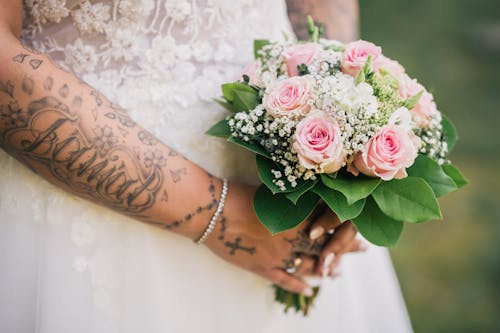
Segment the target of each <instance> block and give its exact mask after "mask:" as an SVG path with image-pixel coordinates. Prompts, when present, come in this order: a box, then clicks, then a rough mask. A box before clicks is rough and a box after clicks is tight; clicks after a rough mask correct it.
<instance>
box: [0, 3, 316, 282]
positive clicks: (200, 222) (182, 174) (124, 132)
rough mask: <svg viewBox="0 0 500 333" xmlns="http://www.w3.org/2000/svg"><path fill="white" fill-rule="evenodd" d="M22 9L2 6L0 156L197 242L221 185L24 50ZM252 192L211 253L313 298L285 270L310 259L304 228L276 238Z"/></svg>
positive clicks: (237, 190)
mask: <svg viewBox="0 0 500 333" xmlns="http://www.w3.org/2000/svg"><path fill="white" fill-rule="evenodd" d="M21 3H22V1H20V0H18V1H12V0H0V9H1V10H0V45H1V47H0V64H1V66H0V148H2V149H4V150H5V151H6V152H7V153H9V154H10V155H12V156H13V157H15V158H16V159H17V160H19V161H20V162H21V163H22V164H24V165H26V166H27V167H29V168H30V169H31V170H32V171H33V172H35V173H37V174H38V175H40V176H41V177H43V178H45V179H47V180H48V181H50V182H51V183H53V184H55V185H56V186H58V187H60V188H62V189H64V190H66V191H68V192H69V193H72V194H74V195H77V196H80V197H82V198H85V199H88V200H90V201H92V202H94V203H97V204H99V205H102V206H105V207H107V208H109V209H112V210H114V211H116V212H119V213H121V214H124V215H127V216H129V217H132V218H135V219H137V220H140V221H143V222H146V223H150V224H153V225H156V226H158V227H161V228H165V229H168V230H172V231H174V232H177V233H179V234H182V235H184V236H187V237H189V238H191V239H196V238H198V237H199V236H200V235H201V234H202V232H203V229H204V228H205V227H206V226H207V224H208V221H209V220H210V218H211V217H212V215H213V214H214V211H215V209H216V206H217V204H218V199H219V197H220V193H221V181H220V180H219V179H216V178H214V177H212V176H210V175H208V174H207V173H206V172H205V171H204V170H202V169H201V168H199V167H198V166H196V165H195V164H193V163H191V162H190V161H188V160H186V159H185V158H183V157H182V156H180V155H179V154H177V153H176V152H174V151H173V150H171V149H170V148H169V147H167V146H166V145H164V144H162V143H161V142H159V141H158V140H157V139H156V138H155V137H154V136H153V135H151V134H150V133H148V132H147V131H146V130H145V129H143V128H142V127H141V126H140V125H138V124H136V123H135V122H134V121H133V120H132V119H131V118H130V117H129V116H128V115H127V114H126V113H125V112H124V111H123V110H121V109H120V108H119V107H117V106H116V105H113V104H112V103H110V102H109V101H108V100H107V99H106V98H105V97H104V96H102V95H101V94H100V93H99V92H98V91H96V90H94V89H93V88H92V87H90V86H88V85H87V84H85V83H83V82H82V81H80V80H79V79H78V78H77V77H75V76H74V75H73V74H71V73H68V72H66V71H64V70H62V69H61V68H59V67H58V66H57V65H56V64H54V63H52V62H51V60H50V58H49V57H47V56H45V55H43V54H40V53H38V52H36V51H33V50H30V49H28V48H26V47H24V46H23V45H22V44H21V43H20V42H19V40H18V37H17V36H18V35H19V32H20V29H21V24H20V22H21V8H22V7H21ZM165 130H168V128H166V129H165ZM0 176H1V175H0ZM254 192H255V188H253V187H250V186H246V185H241V184H236V183H231V184H230V189H229V195H228V197H227V201H226V205H225V209H224V218H223V220H222V221H221V222H220V223H219V224H218V227H217V229H216V230H214V234H213V235H212V236H211V237H209V239H208V241H207V243H206V244H207V245H208V247H209V248H210V249H211V250H212V251H213V252H215V253H216V254H217V255H219V256H221V257H222V258H223V259H225V260H227V261H229V262H231V263H233V264H235V265H237V266H240V267H242V268H244V269H247V270H249V271H251V272H254V273H256V274H259V275H261V276H263V277H265V278H267V279H269V280H271V281H273V282H275V283H277V284H279V285H280V286H282V287H283V288H285V289H288V290H292V291H295V292H302V291H307V292H310V290H309V289H307V284H306V283H305V282H303V281H302V280H301V279H299V278H297V277H295V276H292V275H290V274H287V273H286V272H285V271H284V270H283V264H284V262H285V261H286V260H289V258H291V256H293V252H300V253H304V252H305V251H304V249H303V248H297V247H294V246H293V244H292V243H290V242H289V241H288V240H289V239H294V238H297V237H298V235H302V236H301V237H304V235H307V234H306V233H305V231H304V228H306V227H307V225H306V224H303V226H301V227H300V228H297V229H295V230H290V231H288V232H286V233H283V234H282V235H281V236H280V237H272V236H271V235H270V233H269V232H268V231H267V230H266V229H265V228H264V227H263V226H262V225H261V224H260V223H259V221H258V219H257V217H256V216H255V213H254V211H253V207H252V197H253V193H254ZM217 234H218V235H219V237H216V236H215V235H217ZM305 237H306V238H307V236H305ZM179 255H182V254H179ZM287 258H288V259H287ZM304 262H305V263H307V265H304V267H305V268H304V270H303V272H304V273H312V272H313V269H314V265H315V260H314V259H312V258H311V257H308V256H305V257H304Z"/></svg>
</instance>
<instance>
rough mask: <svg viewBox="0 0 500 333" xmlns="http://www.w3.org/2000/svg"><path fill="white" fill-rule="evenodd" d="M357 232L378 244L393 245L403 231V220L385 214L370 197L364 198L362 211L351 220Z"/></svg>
mask: <svg viewBox="0 0 500 333" xmlns="http://www.w3.org/2000/svg"><path fill="white" fill-rule="evenodd" d="M352 222H353V223H354V225H355V226H356V228H357V229H358V231H359V233H360V234H361V235H363V237H365V238H366V239H367V240H368V241H370V242H371V243H373V244H375V245H379V246H394V245H396V243H397V242H398V240H399V237H400V236H401V232H402V231H403V222H401V221H396V220H393V219H391V218H390V217H388V216H387V215H385V214H384V213H383V212H382V211H381V210H380V208H379V207H378V206H377V204H376V203H375V201H373V198H372V197H368V198H367V199H366V204H365V208H364V209H363V212H362V213H361V214H360V215H359V216H358V217H356V218H354V219H353V220H352Z"/></svg>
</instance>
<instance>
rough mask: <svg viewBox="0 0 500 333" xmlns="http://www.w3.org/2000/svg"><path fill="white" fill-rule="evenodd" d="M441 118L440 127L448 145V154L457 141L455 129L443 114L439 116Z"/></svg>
mask: <svg viewBox="0 0 500 333" xmlns="http://www.w3.org/2000/svg"><path fill="white" fill-rule="evenodd" d="M441 116H442V117H443V118H442V120H441V125H442V126H443V136H444V139H445V141H446V143H447V144H448V154H449V153H451V151H452V150H453V147H455V144H456V143H457V140H458V134H457V129H456V128H455V125H453V123H452V121H451V120H450V119H449V118H448V117H446V116H445V115H444V114H441Z"/></svg>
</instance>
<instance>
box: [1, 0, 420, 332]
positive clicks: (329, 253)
mask: <svg viewBox="0 0 500 333" xmlns="http://www.w3.org/2000/svg"><path fill="white" fill-rule="evenodd" d="M287 2H288V14H289V17H290V19H289V18H288V17H287V15H286V14H287V7H286V4H285V2H284V1H283V0H272V1H257V0H241V1H230V0H101V1H100V0H92V1H90V0H25V1H24V3H23V1H21V0H0V8H1V10H0V45H2V47H1V48H0V63H1V64H2V66H1V67H0V147H2V148H3V150H4V151H5V152H3V151H0V331H1V332H13V333H17V332H35V331H36V332H120V333H122V332H198V331H208V332H252V333H255V332H304V331H306V330H316V331H318V332H407V331H411V327H410V325H409V321H408V318H407V314H406V310H405V306H404V303H403V301H402V298H401V294H400V291H399V287H398V283H397V280H396V279H395V275H394V272H393V271H392V267H391V263H390V259H389V257H388V254H387V252H386V251H385V250H384V249H380V248H375V247H369V248H368V249H367V250H366V251H365V252H364V253H362V254H358V255H357V256H352V257H349V256H346V257H345V258H342V263H340V258H341V256H342V255H343V254H345V253H347V252H353V251H357V250H359V249H360V248H361V247H362V245H361V244H360V241H359V240H358V239H357V238H355V230H354V228H353V227H352V225H351V224H350V223H344V224H342V225H341V226H339V223H338V219H336V217H335V216H334V214H333V213H332V212H325V213H323V214H322V215H320V216H319V217H318V218H317V219H316V220H315V221H314V222H310V221H308V222H307V223H303V225H302V226H300V227H298V228H296V229H294V230H290V231H287V232H284V233H282V234H279V235H277V236H275V237H271V235H270V234H269V233H268V232H267V231H266V230H265V229H264V228H263V227H262V226H261V225H260V223H259V222H258V220H257V218H256V216H255V214H254V213H253V210H252V205H251V202H252V195H253V191H254V190H255V187H254V186H253V185H245V184H255V181H256V179H255V174H256V171H255V168H254V166H253V165H254V163H253V161H252V156H251V155H250V154H247V153H245V152H243V151H240V150H238V149H237V148H234V147H231V146H229V145H226V144H225V143H224V142H221V141H220V140H217V139H213V138H209V137H207V136H205V135H204V134H203V133H204V131H205V130H206V129H207V128H208V127H209V126H210V124H213V123H214V122H215V121H216V120H218V119H220V118H222V117H223V116H224V114H223V112H222V111H221V110H220V108H219V107H218V106H217V104H216V103H214V102H212V99H213V98H214V97H217V96H218V94H219V90H218V89H219V88H218V87H219V86H220V84H221V83H222V82H228V81H233V80H236V79H238V73H240V72H241V69H242V68H243V67H244V66H245V64H248V63H249V62H250V60H251V59H250V56H251V54H252V52H251V45H252V41H253V39H255V38H270V39H276V38H280V36H281V34H282V32H290V31H291V27H290V23H292V25H293V28H294V30H295V31H296V33H297V34H298V35H303V32H304V31H303V30H304V25H303V22H305V15H306V14H311V15H313V16H314V17H315V18H317V19H318V20H319V21H323V22H327V24H326V29H327V33H329V36H328V37H330V38H340V39H344V40H346V39H352V38H354V37H355V34H356V32H355V31H356V30H355V28H354V27H355V21H356V16H355V13H356V11H357V9H356V5H355V3H354V1H345V0H343V1H340V0H338V1H329V0H317V1H312V0H310V1H308V0H306V1H298V0H296V1H291V0H290V1H287ZM23 17H24V22H22V21H23ZM22 23H24V24H23V27H21V25H22ZM21 31H22V40H23V43H21V42H20V40H19V35H20V34H21ZM118 105H120V107H118ZM122 108H123V109H122ZM125 110H126V111H125ZM9 155H10V156H9ZM23 164H24V166H22V165H23ZM212 175H213V176H212ZM226 178H227V179H229V180H230V181H229V182H227V181H226V180H224V179H226ZM44 179H45V180H44ZM46 180H48V181H49V182H46ZM50 183H51V184H50ZM68 193H69V194H68ZM96 204H97V205H96ZM137 221H142V222H146V223H137ZM209 222H210V223H209ZM213 224H215V228H211V227H209V226H208V225H213ZM333 228H336V229H335V233H334V234H333V236H330V235H329V234H328V233H327V231H329V230H332V229H333ZM166 230H168V231H170V232H168V231H166ZM174 233H177V234H180V235H182V236H185V237H179V236H177V235H174ZM192 240H196V241H198V243H201V242H202V241H204V244H205V245H206V246H207V247H208V248H209V249H210V250H211V251H212V252H213V253H215V254H216V255H217V256H214V255H213V253H210V251H206V248H205V247H200V246H197V245H196V244H193V242H192ZM318 244H320V245H321V246H322V247H321V252H314V251H312V250H314V249H317V248H318V246H317V245H318ZM228 263H231V264H233V265H229V264H228ZM339 271H341V273H340V275H339ZM250 273H255V274H250ZM314 275H316V276H326V275H331V276H338V278H336V279H335V280H331V279H326V280H324V281H323V285H322V293H321V295H320V297H319V298H318V300H317V302H316V307H315V308H314V309H313V311H312V313H311V315H310V316H309V317H308V318H303V317H301V316H299V315H295V314H287V315H285V314H283V313H282V309H281V308H280V307H279V306H277V305H276V304H274V302H273V300H272V290H271V288H270V287H269V283H270V282H272V283H276V284H278V285H280V286H281V287H283V288H285V289H288V290H290V291H294V292H298V293H303V294H304V295H309V294H310V293H311V285H310V283H311V282H310V280H307V279H305V277H306V276H314Z"/></svg>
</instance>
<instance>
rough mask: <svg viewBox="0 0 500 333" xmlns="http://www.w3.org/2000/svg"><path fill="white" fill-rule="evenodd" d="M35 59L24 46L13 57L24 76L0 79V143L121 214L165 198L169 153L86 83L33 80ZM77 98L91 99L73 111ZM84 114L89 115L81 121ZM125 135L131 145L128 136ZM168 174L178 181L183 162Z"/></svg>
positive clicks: (137, 211)
mask: <svg viewBox="0 0 500 333" xmlns="http://www.w3.org/2000/svg"><path fill="white" fill-rule="evenodd" d="M39 58H40V57H39V56H38V55H37V54H36V53H35V54H34V53H31V52H30V50H29V49H27V52H26V53H24V52H23V53H20V54H18V55H16V56H14V57H12V62H13V63H14V64H15V65H17V66H23V68H22V72H23V73H24V74H23V76H22V77H21V78H20V80H19V81H17V80H14V79H13V80H0V146H1V147H2V148H3V149H5V150H6V151H7V152H9V153H10V154H11V155H13V156H14V157H15V158H17V159H18V160H20V161H21V162H23V163H24V164H26V165H27V166H28V167H30V168H31V169H32V170H33V171H35V172H37V173H41V174H43V175H44V176H46V177H47V178H48V179H49V180H51V181H52V182H55V183H56V184H58V185H60V186H61V187H63V188H65V189H67V190H69V191H70V192H72V193H76V194H78V195H80V196H82V197H85V198H88V199H91V200H92V201H95V202H98V203H100V204H103V205H105V206H108V207H111V208H113V209H115V210H118V211H121V212H124V213H127V214H128V215H132V216H137V217H145V216H144V214H143V213H144V211H145V210H147V209H148V208H150V207H151V206H152V205H153V204H154V203H155V202H156V200H157V199H159V200H162V201H167V200H168V194H167V192H166V190H165V189H164V188H163V187H164V186H163V185H164V183H165V179H164V178H165V177H164V175H168V174H169V172H168V171H166V170H168V169H165V168H166V167H167V164H168V159H169V158H170V157H171V156H175V155H176V153H175V152H173V151H168V150H167V149H165V147H163V149H159V148H157V140H156V139H155V138H154V137H153V136H152V135H151V134H149V133H147V132H146V131H144V130H142V129H140V128H136V123H135V122H134V121H133V120H132V119H131V118H130V117H129V116H128V115H127V114H126V113H125V112H124V111H123V110H121V109H120V108H119V107H117V106H115V105H112V104H110V103H109V102H107V101H106V100H105V99H104V98H103V97H102V96H101V95H100V94H99V93H98V92H96V91H95V90H91V89H90V88H89V87H88V86H86V87H82V86H80V85H79V84H78V83H76V84H70V83H66V82H57V80H55V79H54V78H53V77H52V76H47V77H46V78H42V79H38V78H39V77H40V75H39V74H36V75H35V73H34V72H35V71H37V70H39V69H40V68H41V67H43V66H44V63H45V62H44V60H43V59H39ZM35 77H36V78H37V79H35ZM80 84H82V82H81V81H80ZM37 85H38V86H37ZM35 91H37V93H36V94H35ZM40 92H43V94H40ZM35 96H36V97H35ZM84 99H87V101H91V102H93V107H92V108H90V110H88V112H87V110H80V108H81V107H82V104H83V100H84ZM87 104H88V102H87ZM80 111H81V112H80ZM85 113H87V117H88V113H90V114H91V117H92V120H93V121H89V119H87V121H82V118H83V117H84V116H85ZM98 120H99V122H98ZM131 135H133V136H136V138H137V140H134V141H133V142H134V144H135V142H137V145H136V146H131V145H130V144H128V142H127V138H128V137H129V136H131ZM170 174H171V176H172V179H173V181H174V182H178V181H180V179H181V178H182V177H184V176H185V175H186V169H174V170H171V171H170ZM212 185H213V184H212ZM212 205H213V203H212ZM204 208H205V207H201V209H204Z"/></svg>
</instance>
